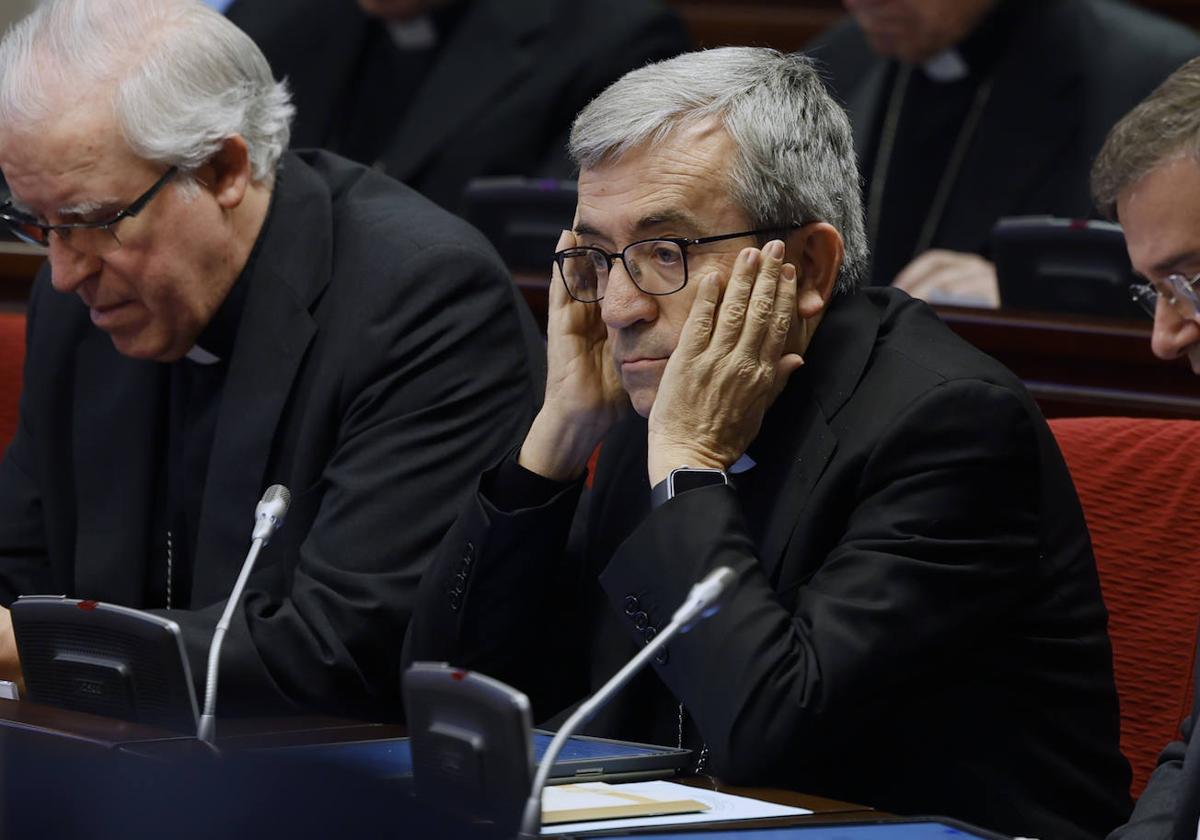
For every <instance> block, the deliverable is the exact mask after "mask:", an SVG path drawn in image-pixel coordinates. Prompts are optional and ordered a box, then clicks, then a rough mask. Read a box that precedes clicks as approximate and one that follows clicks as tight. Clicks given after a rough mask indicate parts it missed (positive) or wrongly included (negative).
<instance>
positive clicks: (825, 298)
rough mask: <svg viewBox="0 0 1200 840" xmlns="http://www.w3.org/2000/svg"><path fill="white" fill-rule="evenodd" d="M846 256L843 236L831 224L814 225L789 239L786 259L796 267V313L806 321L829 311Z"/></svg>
mask: <svg viewBox="0 0 1200 840" xmlns="http://www.w3.org/2000/svg"><path fill="white" fill-rule="evenodd" d="M845 255H846V246H845V243H844V242H843V241H842V235H841V234H840V233H838V230H837V228H835V227H834V226H833V225H831V224H829V223H827V222H812V223H810V224H807V225H804V226H803V227H801V228H800V229H798V230H794V231H792V233H791V234H790V235H789V236H788V238H787V251H786V256H785V259H786V260H787V261H788V262H791V263H793V264H794V265H795V266H796V313H797V314H798V315H799V316H800V317H801V318H802V319H805V320H808V319H809V318H815V317H816V316H818V315H820V314H821V313H822V312H823V311H824V310H825V307H826V306H827V305H828V304H829V299H830V298H831V297H832V296H833V289H834V286H835V285H836V284H837V279H838V273H839V272H840V271H841V268H842V259H843V258H844V257H845Z"/></svg>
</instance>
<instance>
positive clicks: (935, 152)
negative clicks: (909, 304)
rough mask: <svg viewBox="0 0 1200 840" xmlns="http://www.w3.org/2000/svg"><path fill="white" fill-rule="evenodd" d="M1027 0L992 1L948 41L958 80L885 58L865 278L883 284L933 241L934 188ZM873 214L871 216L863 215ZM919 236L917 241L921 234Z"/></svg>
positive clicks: (869, 175)
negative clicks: (961, 34)
mask: <svg viewBox="0 0 1200 840" xmlns="http://www.w3.org/2000/svg"><path fill="white" fill-rule="evenodd" d="M1030 2H1031V0H1000V2H999V3H998V4H997V5H996V7H995V8H994V9H993V10H992V11H991V12H990V13H989V14H988V15H987V16H986V17H985V18H984V19H983V21H982V22H981V23H980V24H979V25H978V26H977V27H976V28H975V29H974V31H973V32H972V33H971V34H970V35H969V36H967V38H966V39H964V40H963V41H962V42H961V43H960V44H958V45H957V47H956V48H955V50H956V52H957V54H958V56H959V57H960V58H961V59H962V61H963V62H964V63H965V65H966V68H967V72H966V74H965V75H964V76H962V77H961V78H958V79H954V80H949V81H937V80H935V79H933V78H932V77H931V76H930V75H929V73H928V72H927V71H926V69H925V67H923V66H915V67H914V66H909V65H902V64H898V63H895V62H893V63H892V65H891V68H890V70H889V81H888V89H889V90H890V91H891V95H890V96H889V97H887V98H885V99H884V101H883V102H882V104H881V106H880V107H881V109H882V112H881V113H880V114H878V115H877V120H876V123H875V124H876V125H878V126H879V127H880V130H879V133H878V134H876V136H875V138H874V139H873V143H872V146H871V148H870V149H869V151H868V154H867V156H866V158H865V159H864V167H863V177H864V180H865V193H864V194H865V195H866V196H867V197H868V219H869V224H871V228H872V231H873V232H874V239H873V241H872V242H871V243H870V245H871V253H872V255H873V260H872V269H871V285H875V286H887V285H891V283H892V282H893V281H894V280H895V279H896V275H898V274H899V273H900V272H901V271H902V270H903V269H904V267H905V266H907V265H908V264H909V263H910V262H911V261H912V260H913V258H914V257H916V256H918V255H919V253H920V252H922V251H924V250H926V249H927V248H928V247H930V246H931V245H933V244H934V243H933V242H932V241H931V237H929V236H928V231H927V228H932V229H934V230H936V226H937V224H938V223H939V222H940V221H941V218H940V216H941V210H942V208H940V207H938V206H935V204H936V199H937V196H938V192H939V190H940V189H948V188H949V187H951V186H953V179H954V176H955V174H956V173H955V172H954V171H952V170H953V169H954V163H953V160H954V152H955V147H956V146H957V145H958V144H959V143H962V142H969V141H970V139H971V138H970V137H969V136H965V137H964V134H969V133H970V132H971V130H972V128H973V126H972V125H971V120H970V116H971V114H972V112H973V111H974V110H976V109H977V108H979V107H981V104H982V103H981V102H980V100H981V99H982V98H983V97H986V96H987V95H988V93H989V86H990V79H991V76H992V74H993V72H994V70H995V68H996V65H997V64H998V63H999V61H1000V60H1001V58H1002V57H1003V55H1004V52H1005V49H1006V48H1007V46H1008V43H1009V42H1010V41H1011V37H1012V35H1013V33H1014V32H1015V31H1016V27H1017V26H1018V25H1020V18H1021V16H1022V15H1023V14H1024V13H1025V12H1026V11H1027V10H1028V8H1029V4H1030ZM897 97H898V98H899V101H900V106H899V107H900V112H899V120H898V121H897V122H896V128H895V134H894V146H893V147H892V151H891V154H890V155H886V156H885V157H881V154H880V153H881V148H883V147H885V146H886V142H885V139H884V134H885V133H887V132H888V127H887V121H888V120H887V112H888V110H889V108H891V107H893V104H892V103H893V102H894V101H895V100H896V98H897ZM881 175H882V176H884V177H885V182H884V187H883V193H882V196H881V197H876V198H877V199H878V200H874V201H873V200H872V186H873V182H874V179H875V178H876V177H879V176H881ZM871 220H873V222H872V221H871ZM923 233H925V234H926V236H925V237H924V238H925V240H926V241H922V239H923V236H922V234H923Z"/></svg>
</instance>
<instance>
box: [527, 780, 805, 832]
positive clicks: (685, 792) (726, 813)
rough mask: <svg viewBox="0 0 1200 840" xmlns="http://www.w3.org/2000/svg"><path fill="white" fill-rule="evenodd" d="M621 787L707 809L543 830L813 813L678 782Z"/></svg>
mask: <svg viewBox="0 0 1200 840" xmlns="http://www.w3.org/2000/svg"><path fill="white" fill-rule="evenodd" d="M613 787H615V788H617V789H618V790H625V791H629V792H630V793H636V794H638V795H640V796H648V797H650V798H651V799H661V800H675V799H694V800H696V801H697V802H703V803H704V804H705V805H707V806H708V810H707V811H705V812H704V813H702V814H672V815H670V816H666V817H628V818H625V819H617V820H594V821H592V822H576V823H561V824H559V825H551V826H546V827H544V828H543V829H542V834H566V833H567V832H574V833H580V832H584V831H604V830H611V829H616V828H642V827H651V826H660V825H686V824H688V823H702V822H725V821H727V820H758V819H766V818H767V817H791V816H799V815H801V814H811V813H812V811H808V810H806V809H804V808H793V807H791V806H789V805H776V804H775V803H774V802H763V801H761V800H758V799H750V798H748V797H745V796H734V795H733V794H729V793H717V792H716V791H714V790H706V789H704V788H698V787H691V786H689V785H680V784H676V783H675V782H630V783H628V784H623V785H613Z"/></svg>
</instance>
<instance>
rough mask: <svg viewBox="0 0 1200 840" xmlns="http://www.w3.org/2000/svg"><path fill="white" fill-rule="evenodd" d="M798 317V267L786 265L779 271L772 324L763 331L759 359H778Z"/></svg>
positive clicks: (771, 318)
mask: <svg viewBox="0 0 1200 840" xmlns="http://www.w3.org/2000/svg"><path fill="white" fill-rule="evenodd" d="M794 317H796V266H794V265H792V264H791V263H787V264H785V265H784V266H783V267H782V268H781V269H780V270H779V282H778V283H777V284H776V287H775V305H774V307H773V309H772V311H771V316H770V322H769V323H768V324H767V328H766V329H765V330H764V331H763V337H762V343H761V345H760V346H759V348H758V354H759V358H762V359H776V358H778V357H779V356H780V355H781V354H782V353H783V348H784V345H785V344H786V342H787V337H788V334H789V333H790V332H791V330H792V319H793V318H794Z"/></svg>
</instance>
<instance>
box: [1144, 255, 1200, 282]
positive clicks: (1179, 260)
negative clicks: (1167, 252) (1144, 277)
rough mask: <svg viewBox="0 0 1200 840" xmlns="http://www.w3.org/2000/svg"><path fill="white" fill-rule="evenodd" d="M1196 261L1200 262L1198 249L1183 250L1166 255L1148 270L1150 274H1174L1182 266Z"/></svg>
mask: <svg viewBox="0 0 1200 840" xmlns="http://www.w3.org/2000/svg"><path fill="white" fill-rule="evenodd" d="M1197 262H1200V250H1196V249H1193V250H1191V251H1185V252H1184V253H1182V254H1175V255H1174V256H1171V257H1167V258H1166V259H1165V260H1161V261H1159V262H1157V263H1155V264H1154V265H1153V266H1152V267H1151V268H1150V272H1151V274H1156V275H1160V276H1162V275H1168V274H1175V273H1177V272H1178V271H1179V269H1180V268H1181V267H1182V266H1185V265H1195V264H1196V263H1197Z"/></svg>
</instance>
